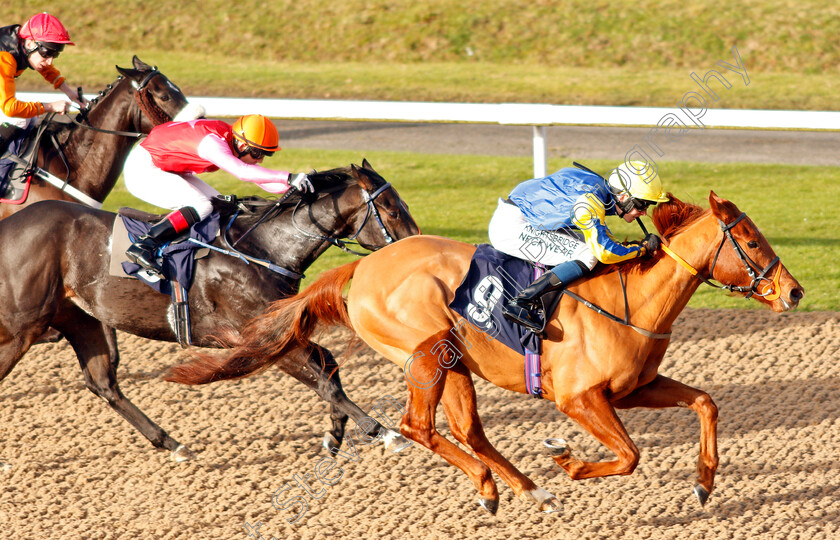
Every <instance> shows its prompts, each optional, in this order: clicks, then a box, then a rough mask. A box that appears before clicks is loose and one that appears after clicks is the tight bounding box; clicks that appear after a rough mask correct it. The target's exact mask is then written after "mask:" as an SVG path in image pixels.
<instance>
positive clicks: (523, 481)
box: [441, 362, 560, 512]
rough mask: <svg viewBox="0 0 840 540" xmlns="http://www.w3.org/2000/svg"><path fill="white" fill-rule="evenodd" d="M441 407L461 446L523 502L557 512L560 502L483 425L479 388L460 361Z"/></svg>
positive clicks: (449, 375) (449, 374) (450, 376)
mask: <svg viewBox="0 0 840 540" xmlns="http://www.w3.org/2000/svg"><path fill="white" fill-rule="evenodd" d="M441 405H443V412H444V413H445V414H446V419H447V420H448V421H449V430H450V431H451V432H452V435H453V436H454V437H455V438H456V439H458V441H460V442H461V444H463V445H465V446H467V447H468V448H470V449H471V450H472V451H473V452H475V454H476V455H477V456H478V457H479V459H481V461H483V462H484V463H486V464H487V465H488V466H489V467H490V468H491V469H493V471H494V472H495V473H496V474H498V475H499V476H500V477H501V478H502V480H504V481H505V483H507V484H508V485H509V486H510V487H511V488H512V489H513V491H514V492H515V493H516V494H517V495H518V496H519V498H520V499H522V500H531V501H536V503H537V504H538V505H539V509H540V511H541V512H557V511H559V510H560V503H559V502H558V501H557V498H556V497H554V495H552V494H551V493H549V492H548V491H546V490H544V489H542V488H539V487H537V486H536V484H534V482H532V481H531V479H530V478H528V477H527V476H525V475H524V474H522V473H521V472H520V471H519V470H518V469H517V468H516V467H514V466H513V464H511V463H510V462H509V461H508V460H507V459H505V457H504V456H502V455H501V454H500V453H499V452H498V450H496V449H495V448H494V447H493V445H492V444H490V441H488V440H487V436H486V435H485V434H484V427H483V426H482V425H481V418H480V417H479V416H478V409H477V407H476V397H475V386H474V385H473V382H472V376H471V375H470V372H469V370H468V369H467V368H466V367H465V366H464V365H463V364H461V363H460V362H459V363H458V364H456V365H455V366H454V367H452V368H450V369H449V371H448V372H447V373H446V382H445V384H444V388H443V396H442V397H441Z"/></svg>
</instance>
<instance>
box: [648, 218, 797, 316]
mask: <svg viewBox="0 0 840 540" xmlns="http://www.w3.org/2000/svg"><path fill="white" fill-rule="evenodd" d="M745 217H747V214H745V213H743V212H742V213H741V215H740V216H738V217H737V218H736V219H735V220H734V221H733V222H732V223H729V224H726V223H724V222H723V221H722V220H720V219H718V223H720V230H721V231H723V237H722V238H721V239H720V244H719V245H718V248H717V251H716V252H715V258H714V259H713V260H712V266H711V268H709V276H710V278H711V279H714V274H715V265H716V264H717V260H718V256H720V251H721V249H723V244H724V243H725V242H726V240H729V243H730V244H732V248H733V249H734V250H735V254H736V255H738V258H739V259H741V262H742V263H743V264H744V268H745V269H746V271H747V274H749V276H750V277H751V278H752V283H750V285H749V286H746V287H744V286H736V285H716V284H715V283H712V282H711V281H710V278H706V277H704V276H701V275H700V274H699V272H698V271H697V269H696V268H694V267H693V266H691V265H690V264H688V263H687V262H686V261H685V259H683V258H682V257H680V256H679V255H677V254H676V253H674V252H673V251H672V250H671V248H669V247H668V246H666V245H664V244H663V245H662V250H663V251H664V252H665V253H667V254H668V255H669V256H670V257H671V258H672V259H674V260H675V261H677V262H678V263H680V264H681V265H682V266H683V267H684V268H685V269H686V270H688V271H689V272H690V273H691V274H692V275H694V276H696V277H697V278H698V279H700V280H702V281H703V283H705V284H706V285H710V286H712V287H714V288H716V289H726V290H727V291H729V292H741V293H747V295H746V297H745V298H750V297H751V296H753V295H756V296H759V297H762V298H764V299H765V300H771V301H772V300H776V299H777V298H779V296H781V287H780V286H779V278H780V277H781V274H782V265H781V264H780V265H779V267H778V268H777V269H776V274H775V275H774V276H773V279H770V278H768V277H767V273H768V272H769V271H770V269H771V268H773V266H775V265H776V263H778V262H779V260H780V259H779V257H778V256H776V257H775V258H774V259H773V260H772V261H770V263H769V264H767V266H765V267H764V268H763V269H762V268H761V267H760V266H759V265H758V264H757V263H756V262H755V261H754V260H752V259H751V258H750V256H749V255H747V252H746V251H744V248H742V247H741V245H740V244H739V243H738V241H737V240H735V237H734V236H733V235H732V228H733V227H735V225H737V224H738V223H739V222H740V221H741V220H742V219H744V218H745ZM763 281H766V282H767V284H765V285H764V287H763V292H762V291H759V287H760V286H761V283H762V282H763Z"/></svg>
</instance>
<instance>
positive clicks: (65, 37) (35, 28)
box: [18, 12, 75, 45]
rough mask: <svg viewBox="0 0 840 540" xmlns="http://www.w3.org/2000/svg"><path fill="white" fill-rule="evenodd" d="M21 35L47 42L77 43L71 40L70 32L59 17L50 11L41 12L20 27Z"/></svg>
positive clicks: (25, 37)
mask: <svg viewBox="0 0 840 540" xmlns="http://www.w3.org/2000/svg"><path fill="white" fill-rule="evenodd" d="M18 34H19V35H20V37H22V38H24V39H32V40H35V41H39V42H46V43H60V44H62V45H75V43H73V42H72V41H70V34H68V33H67V29H66V28H64V25H63V24H61V21H59V20H58V19H57V18H55V17H53V16H52V15H50V14H49V13H46V12H44V13H39V14H37V15H34V16H33V17H32V18H31V19H29V20H28V21H26V23H25V24H24V25H23V26H21V27H20V30H19V31H18Z"/></svg>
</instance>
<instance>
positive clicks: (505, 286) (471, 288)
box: [449, 244, 562, 355]
mask: <svg viewBox="0 0 840 540" xmlns="http://www.w3.org/2000/svg"><path fill="white" fill-rule="evenodd" d="M543 270H544V269H543V268H542V267H538V266H536V265H535V264H534V263H531V262H528V261H524V260H522V259H517V258H515V257H511V256H510V255H507V254H505V253H502V252H501V251H498V250H496V249H495V248H493V247H492V246H490V245H489V244H481V245H479V246H478V247H477V249H476V251H475V254H474V255H473V258H472V260H471V261H470V268H469V270H468V271H467V274H466V275H465V276H464V279H463V280H462V282H461V284H460V285H459V286H458V288H457V289H456V291H455V297H454V298H453V299H452V302H451V303H450V304H449V307H450V308H451V309H452V310H453V311H455V312H456V313H458V314H460V315H461V316H463V317H464V318H466V319H467V320H468V321H469V322H470V323H471V324H472V325H473V326H475V327H476V328H480V329H482V330H484V331H485V332H486V333H488V334H489V335H492V336H493V337H494V338H496V339H498V340H499V341H501V342H502V343H504V344H505V345H507V346H508V347H509V348H511V349H513V350H514V351H516V352H517V353H519V354H522V355H524V354H526V351H531V352H533V353H537V354H539V352H540V350H541V348H542V346H541V345H542V338H543V337H544V331H545V325H546V323H547V320H546V319H547V317H546V316H545V314H550V313H553V312H554V309H555V308H556V307H557V304H558V302H559V301H560V298H561V297H562V291H559V290H558V291H554V292H552V293H548V294H545V295H543V296H542V298H541V299H540V302H541V303H542V312H543V314H544V315H543V327H542V329H541V330H540V332H536V333H535V332H531V331H530V330H528V329H526V328H524V327H522V326H520V325H518V324H515V323H512V322H510V321H508V320H507V319H506V318H505V317H504V316H503V315H502V306H503V304H504V303H506V302H508V301H509V300H510V299H512V298H513V297H515V296H516V295H517V294H519V291H521V290H522V289H524V288H525V287H527V286H528V285H529V284H530V283H531V282H532V281H534V279H536V278H537V277H539V275H542V272H543Z"/></svg>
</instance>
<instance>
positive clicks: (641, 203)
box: [631, 199, 654, 212]
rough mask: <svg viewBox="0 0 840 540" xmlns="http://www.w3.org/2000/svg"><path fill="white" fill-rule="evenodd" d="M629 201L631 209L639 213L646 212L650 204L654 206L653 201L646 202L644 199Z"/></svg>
mask: <svg viewBox="0 0 840 540" xmlns="http://www.w3.org/2000/svg"><path fill="white" fill-rule="evenodd" d="M631 201H632V202H633V208H635V209H636V210H638V211H639V212H644V211H646V210H647V209H648V208H649V207H650V206H651V205H652V204H654V202H653V201H646V200H644V199H631Z"/></svg>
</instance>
